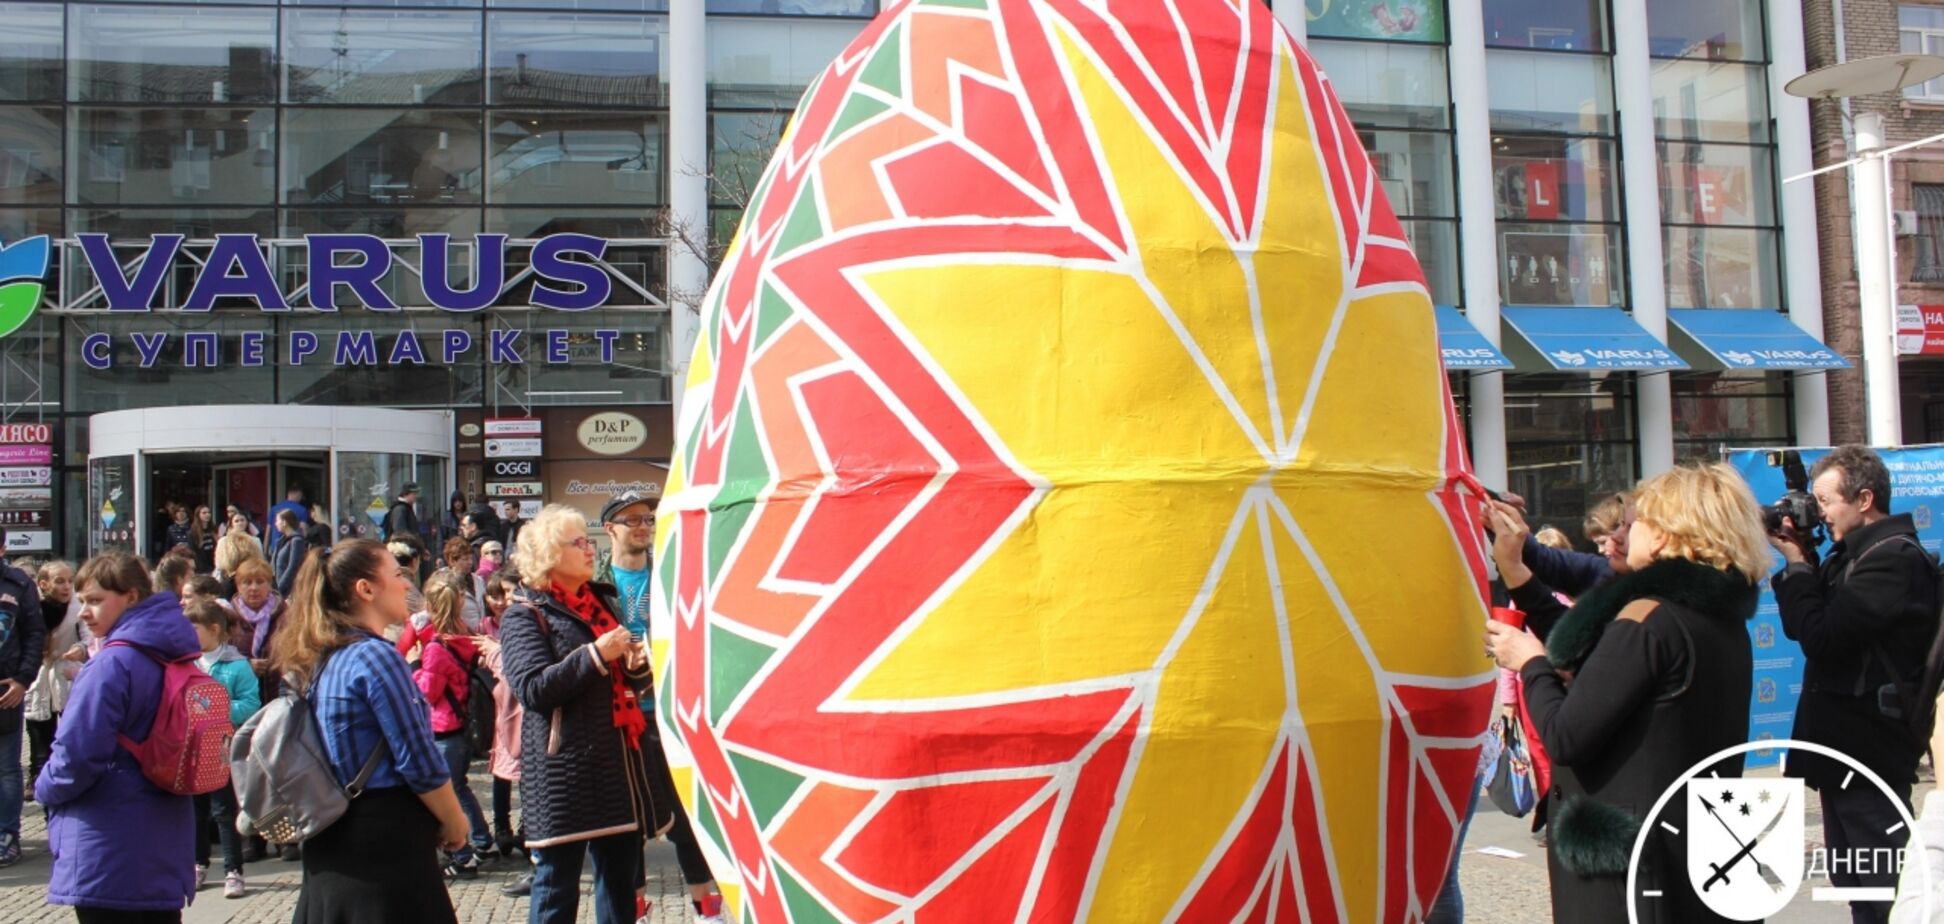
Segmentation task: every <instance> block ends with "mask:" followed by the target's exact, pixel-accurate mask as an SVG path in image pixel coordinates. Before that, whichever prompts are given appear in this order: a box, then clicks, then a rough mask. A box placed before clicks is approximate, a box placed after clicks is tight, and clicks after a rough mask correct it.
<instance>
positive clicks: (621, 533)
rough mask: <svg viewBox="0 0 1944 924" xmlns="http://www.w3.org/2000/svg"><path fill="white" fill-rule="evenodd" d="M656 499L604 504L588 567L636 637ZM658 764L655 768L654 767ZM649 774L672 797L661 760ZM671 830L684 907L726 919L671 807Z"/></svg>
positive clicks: (691, 833)
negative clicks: (600, 544) (604, 544)
mask: <svg viewBox="0 0 1944 924" xmlns="http://www.w3.org/2000/svg"><path fill="white" fill-rule="evenodd" d="M657 503H658V499H657V498H654V497H650V496H649V495H646V494H642V493H640V492H637V491H629V492H628V493H626V494H622V495H619V496H617V497H615V498H614V499H613V500H610V501H608V502H607V504H606V506H603V507H602V508H601V525H602V527H603V528H604V529H606V530H607V534H608V539H609V541H610V545H612V546H613V551H612V552H611V553H609V554H608V555H606V556H604V557H603V558H602V559H601V560H600V561H599V562H598V563H597V564H596V565H595V566H594V580H595V581H596V582H600V583H606V584H612V585H614V587H615V590H616V593H617V596H619V597H620V599H621V612H620V613H619V614H618V615H620V616H621V620H622V625H624V626H627V627H628V631H629V632H631V633H633V634H634V636H635V637H636V638H647V637H648V602H649V597H650V588H651V587H652V582H651V581H650V579H649V572H650V571H652V570H653V569H652V568H651V567H650V564H651V563H650V561H649V553H650V552H651V551H652V550H653V548H654V545H655V507H656V505H657ZM641 711H643V712H645V713H647V714H648V728H647V730H646V731H644V732H643V733H642V742H641V752H642V753H643V754H645V755H653V756H655V757H657V758H659V757H660V755H661V754H662V749H661V736H660V733H659V732H658V731H657V730H656V727H655V698H654V696H652V695H650V696H644V697H642V698H641ZM657 765H659V766H657ZM649 772H650V773H651V774H655V773H658V774H660V775H661V778H660V779H659V780H651V785H654V786H655V788H656V789H657V790H658V791H667V792H673V790H674V783H673V781H672V780H669V779H668V777H667V775H668V766H667V764H666V763H665V762H664V761H663V760H654V761H651V762H650V764H649ZM676 809H677V811H676V812H675V825H674V827H671V828H669V829H668V840H669V842H670V843H673V844H674V845H675V859H676V862H678V863H680V864H681V866H682V879H683V881H684V882H687V883H688V890H689V902H690V904H692V905H693V906H694V907H695V914H696V917H697V919H698V920H699V921H702V922H705V924H715V922H721V921H724V920H726V919H725V918H724V917H723V916H722V895H721V894H720V893H719V892H718V891H717V889H716V885H715V873H713V872H711V871H710V870H709V861H708V859H707V858H705V857H703V855H702V848H701V846H700V845H698V844H697V843H696V841H695V829H694V828H693V827H692V826H691V825H690V824H689V820H688V815H687V814H686V813H685V812H683V811H681V810H680V809H681V804H680V803H677V804H676Z"/></svg>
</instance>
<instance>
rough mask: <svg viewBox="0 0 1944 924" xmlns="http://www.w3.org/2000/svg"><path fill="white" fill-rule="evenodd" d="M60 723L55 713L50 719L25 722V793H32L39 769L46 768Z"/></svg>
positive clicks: (58, 716) (38, 776)
mask: <svg viewBox="0 0 1944 924" xmlns="http://www.w3.org/2000/svg"><path fill="white" fill-rule="evenodd" d="M60 723H61V716H60V714H59V713H56V714H55V716H54V717H53V718H51V719H47V720H45V721H42V720H39V719H28V720H27V791H28V792H33V791H34V781H35V780H38V779H40V772H41V768H42V767H44V766H47V755H48V754H50V753H52V752H53V750H54V730H55V728H57V727H58V726H59V725H60Z"/></svg>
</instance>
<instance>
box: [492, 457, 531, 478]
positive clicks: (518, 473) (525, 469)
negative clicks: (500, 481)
mask: <svg viewBox="0 0 1944 924" xmlns="http://www.w3.org/2000/svg"><path fill="white" fill-rule="evenodd" d="M487 468H488V470H490V471H491V472H492V477H494V478H532V477H533V476H534V475H535V474H536V473H538V472H539V471H540V463H538V462H535V461H534V460H532V459H518V460H511V461H509V460H501V461H498V462H494V463H493V464H492V465H490V466H487Z"/></svg>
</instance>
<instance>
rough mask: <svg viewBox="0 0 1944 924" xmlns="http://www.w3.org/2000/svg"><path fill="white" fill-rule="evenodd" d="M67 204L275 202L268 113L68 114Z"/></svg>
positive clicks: (272, 125) (273, 127)
mask: <svg viewBox="0 0 1944 924" xmlns="http://www.w3.org/2000/svg"><path fill="white" fill-rule="evenodd" d="M68 118H69V124H70V126H71V128H72V132H73V140H72V141H71V142H70V143H69V145H68V151H69V154H68V164H67V166H68V196H69V198H70V201H73V202H77V203H79V204H81V205H124V204H126V205H169V204H176V203H181V204H186V205H219V204H230V203H235V204H247V205H253V204H256V203H265V204H267V203H270V202H272V201H275V194H274V190H273V188H272V187H273V186H274V185H275V176H276V154H275V152H276V135H277V121H276V117H275V115H274V114H273V113H272V112H271V110H268V109H197V108H184V109H129V108H113V109H92V108H90V109H74V110H71V111H70V112H69V115H68Z"/></svg>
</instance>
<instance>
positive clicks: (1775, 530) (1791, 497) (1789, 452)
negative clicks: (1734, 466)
mask: <svg viewBox="0 0 1944 924" xmlns="http://www.w3.org/2000/svg"><path fill="white" fill-rule="evenodd" d="M1768 464H1770V465H1779V466H1781V467H1782V483H1783V485H1785V486H1786V487H1787V489H1788V493H1786V494H1784V495H1782V498H1781V499H1780V500H1777V501H1776V502H1775V503H1773V504H1770V505H1768V506H1766V507H1763V508H1762V528H1763V529H1764V530H1767V531H1768V534H1769V535H1771V536H1776V537H1779V538H1782V539H1787V540H1789V541H1791V542H1794V543H1795V544H1796V545H1798V546H1800V547H1801V548H1802V550H1803V551H1804V552H1813V551H1815V549H1816V548H1817V547H1818V546H1820V545H1822V537H1823V518H1822V507H1821V506H1819V505H1817V503H1816V497H1815V495H1813V494H1810V493H1809V472H1808V470H1806V469H1804V468H1803V467H1802V454H1801V453H1798V452H1796V451H1795V450H1793V449H1785V450H1782V451H1781V452H1771V453H1769V454H1768ZM1784 517H1787V518H1788V520H1789V522H1790V523H1793V524H1795V529H1794V530H1793V531H1791V530H1790V529H1789V527H1788V526H1787V525H1786V524H1784V523H1783V518H1784Z"/></svg>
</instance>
